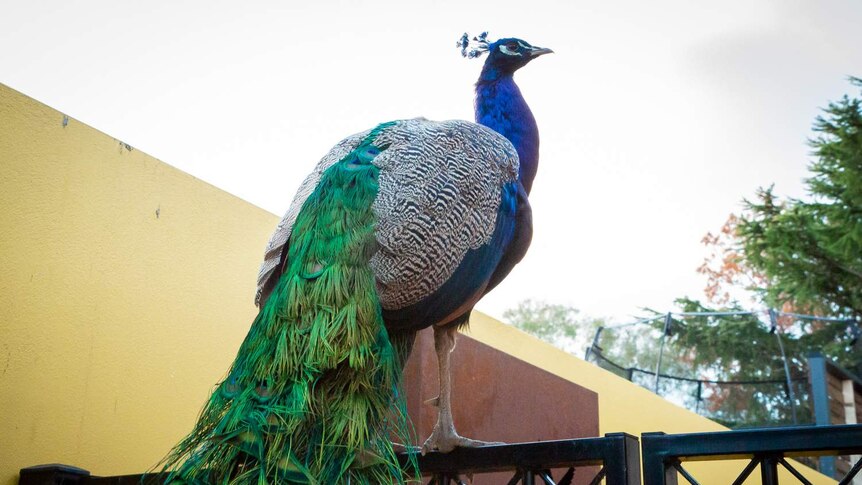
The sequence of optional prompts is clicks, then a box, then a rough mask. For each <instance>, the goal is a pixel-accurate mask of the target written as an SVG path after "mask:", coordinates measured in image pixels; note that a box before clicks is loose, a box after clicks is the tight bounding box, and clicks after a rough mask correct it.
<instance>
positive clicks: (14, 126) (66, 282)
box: [0, 85, 292, 485]
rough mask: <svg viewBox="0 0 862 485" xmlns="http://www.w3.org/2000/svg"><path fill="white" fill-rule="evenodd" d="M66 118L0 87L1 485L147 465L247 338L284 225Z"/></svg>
mask: <svg viewBox="0 0 862 485" xmlns="http://www.w3.org/2000/svg"><path fill="white" fill-rule="evenodd" d="M63 119H64V116H63V114H62V113H59V112H57V111H55V110H53V109H51V108H49V107H47V106H45V105H42V104H40V103H38V102H36V101H34V100H32V99H29V98H27V97H25V96H23V95H21V94H20V93H17V92H15V91H13V90H11V89H9V88H8V87H5V86H2V85H0V258H2V259H0V436H2V439H0V485H9V484H12V483H16V482H17V477H16V475H17V471H18V469H19V468H21V467H25V466H30V465H35V464H41V463H55V462H61V463H68V464H72V465H76V466H80V467H83V468H86V469H89V470H91V471H93V473H96V474H104V475H113V474H120V473H132V472H141V471H143V470H145V469H147V468H149V467H151V466H152V465H153V464H155V462H157V461H158V460H159V459H160V458H161V457H162V455H163V454H164V453H166V452H167V451H168V449H169V448H170V446H171V445H172V444H173V443H175V442H176V441H177V440H178V439H179V438H180V437H181V436H182V435H183V433H185V432H188V431H189V430H190V429H191V426H192V424H193V422H194V420H195V417H196V415H197V412H198V410H199V408H200V406H201V405H202V404H203V402H204V401H205V399H206V398H207V397H208V396H209V391H210V389H211V386H212V385H213V384H214V383H215V382H216V381H217V379H218V378H219V377H221V374H222V373H223V372H224V371H226V370H227V367H228V365H229V364H230V361H231V360H232V358H233V355H234V353H235V352H236V349H237V347H238V346H239V342H240V341H241V339H242V338H243V337H244V336H245V332H246V330H247V329H248V325H249V323H250V322H251V318H252V317H253V315H254V313H255V308H254V305H253V298H254V290H255V278H256V276H257V268H258V265H259V264H260V259H261V257H262V254H263V248H264V245H265V243H266V241H267V240H268V238H269V234H270V232H271V230H272V228H273V227H274V226H275V224H276V223H277V222H278V218H277V217H276V216H274V215H272V214H270V213H268V212H266V211H264V210H262V209H259V208H257V207H254V206H252V205H251V204H248V203H246V202H244V201H242V200H240V199H238V198H236V197H234V196H232V195H230V194H228V193H226V192H224V191H221V190H219V189H217V188H215V187H212V186H210V185H208V184H206V183H204V182H202V181H200V180H198V179H195V178H194V177H192V176H190V175H188V174H186V173H183V172H181V171H179V170H177V169H175V168H173V167H171V166H169V165H166V164H164V163H162V162H160V161H158V160H156V159H154V158H152V157H150V156H148V155H146V154H144V153H143V152H141V151H139V150H137V149H128V148H126V147H125V146H124V145H123V144H122V143H121V142H120V141H118V140H115V139H113V138H111V137H109V136H107V135H105V134H103V133H100V132H99V131H96V130H95V129H93V128H90V127H88V126H86V125H84V124H82V123H80V122H78V121H77V120H75V119H69V120H68V123H67V125H66V126H65V127H64V126H63ZM291 196H292V194H285V197H291ZM156 211H158V217H157V216H156Z"/></svg>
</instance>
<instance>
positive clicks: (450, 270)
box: [371, 118, 518, 310]
mask: <svg viewBox="0 0 862 485" xmlns="http://www.w3.org/2000/svg"><path fill="white" fill-rule="evenodd" d="M375 143H376V144H377V145H378V146H385V150H383V152H382V153H381V154H380V155H378V156H377V157H376V158H375V159H374V161H373V163H374V164H375V165H376V166H377V167H378V168H379V169H380V175H379V179H378V183H379V188H378V193H377V198H376V199H375V201H374V213H375V215H376V217H377V230H376V239H377V243H378V246H379V247H378V248H377V251H376V252H375V253H374V255H373V256H372V258H371V265H372V268H373V270H374V273H375V277H376V279H377V291H378V296H379V298H380V302H381V305H382V307H383V308H384V309H385V310H397V309H401V308H405V307H408V306H410V305H413V304H416V303H417V302H420V301H421V300H423V299H424V298H426V297H428V296H429V295H432V294H433V293H434V292H436V291H437V290H438V289H440V288H441V286H443V285H444V283H446V282H447V281H448V280H449V279H450V278H451V277H452V276H453V274H454V273H455V271H456V269H457V268H458V267H459V265H460V264H461V262H462V260H463V259H464V257H465V255H466V254H467V253H468V252H469V251H470V250H475V249H477V248H479V247H480V246H483V245H485V244H488V243H489V242H490V241H491V238H492V237H493V236H494V235H495V227H496V224H497V223H498V217H497V216H498V213H499V212H500V208H501V201H502V200H503V195H504V194H503V192H504V188H505V187H506V186H507V185H508V186H511V184H513V183H515V182H516V181H517V178H518V155H517V152H516V150H515V148H514V147H513V146H512V144H511V143H510V142H509V141H508V140H506V139H505V138H504V137H503V136H501V135H499V134H498V133H496V132H494V131H492V130H490V129H489V128H486V127H484V126H481V125H478V124H475V123H470V122H466V121H460V120H450V121H442V122H435V121H428V120H425V119H421V118H420V119H413V120H406V121H401V122H399V123H397V124H395V125H394V126H392V127H390V128H388V129H386V130H384V131H383V132H381V134H380V135H379V136H378V138H377V140H376V142H375ZM465 296H466V295H465Z"/></svg>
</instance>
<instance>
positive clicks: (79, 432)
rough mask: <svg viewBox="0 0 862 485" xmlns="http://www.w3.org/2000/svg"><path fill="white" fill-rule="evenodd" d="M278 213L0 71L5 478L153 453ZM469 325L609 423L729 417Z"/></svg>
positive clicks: (237, 335) (643, 426)
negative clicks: (54, 104) (573, 387)
mask: <svg viewBox="0 0 862 485" xmlns="http://www.w3.org/2000/svg"><path fill="white" fill-rule="evenodd" d="M309 163H311V162H309ZM292 195H293V194H285V197H292ZM157 212H158V215H157ZM277 219H278V218H277V217H276V216H274V215H272V214H270V213H268V212H266V211H264V210H262V209H259V208H257V207H254V206H252V205H251V204H249V203H247V202H244V201H242V200H240V199H237V198H236V197H234V196H231V195H230V194H227V193H225V192H223V191H221V190H219V189H217V188H215V187H212V186H210V185H208V184H206V183H204V182H202V181H200V180H197V179H195V178H194V177H191V176H190V175H188V174H185V173H183V172H181V171H179V170H177V169H175V168H172V167H170V166H169V165H166V164H164V163H162V162H159V161H158V160H155V159H154V158H152V157H150V156H148V155H146V154H144V153H142V152H141V151H139V150H137V149H131V147H127V146H125V145H124V144H123V143H122V142H120V141H118V140H115V139H113V138H111V137H109V136H107V135H105V134H103V133H100V132H98V131H96V130H94V129H93V128H90V127H88V126H86V125H84V124H82V123H79V122H78V121H76V120H74V119H68V120H67V122H66V123H65V125H64V115H63V114H62V113H59V112H57V111H55V110H53V109H51V108H49V107H47V106H44V105H42V104H40V103H38V102H36V101H34V100H32V99H29V98H27V97H26V96H24V95H22V94H20V93H17V92H15V91H13V90H11V89H9V88H8V87H5V86H3V85H0V436H2V437H3V438H2V442H0V485H12V484H14V483H16V481H17V472H18V470H19V469H20V468H22V467H26V466H30V465H36V464H42V463H56V462H59V463H67V464H71V465H75V466H80V467H83V468H86V469H88V470H90V471H92V472H93V473H94V474H97V475H117V474H125V473H137V472H141V471H143V470H146V469H148V468H150V467H151V466H153V465H154V464H155V463H156V462H157V461H158V460H159V459H160V458H161V457H162V456H163V455H164V454H165V453H166V452H167V451H168V450H169V449H170V447H171V446H172V445H173V444H174V443H175V442H176V441H178V440H179V439H180V438H181V437H182V436H183V434H184V433H185V432H187V431H188V430H189V429H191V426H192V424H193V422H194V420H195V417H196V415H197V412H198V410H199V408H200V406H201V405H202V404H203V402H204V401H205V400H206V398H207V397H208V396H209V392H210V390H211V386H212V385H213V384H214V383H215V382H216V381H217V380H218V378H219V377H221V375H222V373H223V372H224V371H225V370H226V369H227V367H228V365H229V364H230V361H231V360H232V358H233V356H234V353H235V351H236V348H237V347H238V345H239V342H240V341H241V339H242V338H243V336H244V335H245V332H246V330H247V328H248V325H249V323H250V322H251V318H252V317H253V315H254V313H255V309H254V306H253V305H252V296H253V292H254V282H255V276H256V274H257V268H258V265H259V263H260V258H261V257H262V252H263V247H264V244H265V242H266V241H267V239H268V237H269V234H270V232H271V231H272V229H273V228H274V226H275V224H276V223H277ZM471 335H472V336H473V337H475V338H477V339H478V340H480V341H482V342H484V343H486V344H489V345H491V346H492V347H495V348H498V349H500V350H503V351H505V352H508V353H510V354H512V355H514V356H516V357H519V358H522V359H524V360H527V361H530V362H532V363H533V364H535V365H538V366H539V367H542V368H545V369H546V370H548V371H550V372H552V373H554V374H556V375H558V376H560V377H563V378H565V379H568V380H570V381H572V382H577V383H579V384H581V385H583V386H585V387H587V388H590V389H592V390H594V391H596V392H597V393H598V394H599V409H600V428H601V432H602V433H606V432H613V431H626V432H628V433H631V434H634V435H636V436H637V435H639V434H640V433H641V432H644V431H656V430H662V431H665V432H669V433H676V432H693V431H706V430H720V429H722V428H721V427H720V426H719V425H717V424H715V423H713V422H711V421H708V420H706V419H704V418H701V417H699V416H696V415H694V414H693V413H690V412H688V411H685V410H683V409H680V408H678V407H676V406H674V405H672V404H670V403H668V402H666V401H664V400H662V399H661V398H659V397H657V396H655V395H653V394H652V393H650V392H648V391H646V390H644V389H642V388H640V387H638V386H636V385H633V384H631V383H629V382H627V381H625V380H623V379H620V378H618V377H617V376H615V375H613V374H610V373H608V372H605V371H604V370H602V369H599V368H597V367H594V366H592V365H591V364H588V363H586V362H584V361H582V360H580V359H577V358H575V357H572V356H570V355H568V354H565V353H563V352H562V351H559V350H557V349H554V348H553V347H551V346H549V345H547V344H544V343H542V342H540V341H538V340H536V339H534V338H532V337H530V336H527V335H525V334H523V333H521V332H519V331H517V330H515V329H513V328H511V327H508V326H506V325H503V324H501V323H500V322H497V321H494V320H492V319H490V318H489V317H487V316H484V315H482V314H475V315H474V317H473V322H472V329H471ZM727 466H728V465H726V464H724V465H722V464H712V465H709V466H704V465H692V466H691V469H692V470H693V471H694V472H695V473H697V474H698V476H700V477H701V478H703V480H702V482H701V483H713V480H711V479H710V477H715V478H716V479H718V478H719V477H721V478H722V480H723V482H724V483H729V482H730V481H732V477H731V475H730V473H731V472H730V471H728V470H721V468H727ZM741 467H742V465H741V464H740V465H738V466H736V465H734V468H736V469H741ZM754 483H756V482H754ZM815 483H830V482H829V481H828V480H823V479H816V480H815Z"/></svg>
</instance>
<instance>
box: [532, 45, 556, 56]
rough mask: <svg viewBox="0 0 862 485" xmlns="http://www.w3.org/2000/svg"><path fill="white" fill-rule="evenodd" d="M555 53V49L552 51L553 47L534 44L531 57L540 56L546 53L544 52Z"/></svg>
mask: <svg viewBox="0 0 862 485" xmlns="http://www.w3.org/2000/svg"><path fill="white" fill-rule="evenodd" d="M553 53H554V51H552V50H551V49H548V48H546V47H536V46H533V48H532V49H531V50H530V58H533V57H539V56H541V55H544V54H553Z"/></svg>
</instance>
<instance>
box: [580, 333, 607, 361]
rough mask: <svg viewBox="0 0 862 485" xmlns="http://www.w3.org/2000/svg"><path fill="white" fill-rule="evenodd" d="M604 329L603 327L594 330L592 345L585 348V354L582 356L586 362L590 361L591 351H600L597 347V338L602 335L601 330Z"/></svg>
mask: <svg viewBox="0 0 862 485" xmlns="http://www.w3.org/2000/svg"><path fill="white" fill-rule="evenodd" d="M604 329H605V327H599V328H597V329H596V334H595V335H594V336H593V344H592V345H590V346H589V347H587V354H586V355H584V360H586V361H587V362H589V361H590V356H591V355H592V353H593V349H601V347H599V336H600V335H601V334H602V330H604Z"/></svg>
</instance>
